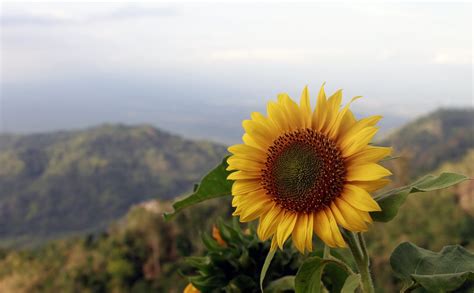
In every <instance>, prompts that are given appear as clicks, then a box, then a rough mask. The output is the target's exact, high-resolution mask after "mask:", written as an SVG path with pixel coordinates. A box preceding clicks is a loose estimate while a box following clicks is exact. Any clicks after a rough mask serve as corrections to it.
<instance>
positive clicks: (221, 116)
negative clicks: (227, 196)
mask: <svg viewBox="0 0 474 293" xmlns="http://www.w3.org/2000/svg"><path fill="white" fill-rule="evenodd" d="M1 16H2V18H1V28H2V32H1V40H2V42H1V46H2V48H1V51H2V52H1V53H2V62H1V84H0V86H1V93H0V94H1V100H0V108H1V109H0V115H1V119H0V123H1V124H0V130H1V131H2V132H21V133H25V132H43V131H49V130H57V129H70V128H83V127H88V126H93V125H97V124H101V123H125V124H140V123H148V124H152V125H155V126H158V127H160V128H163V129H165V130H168V131H172V132H176V133H178V134H181V135H185V136H188V137H198V138H208V139H214V140H221V141H224V140H225V141H229V140H231V139H232V140H233V139H234V137H236V135H238V134H239V133H240V132H241V127H240V123H241V120H242V119H245V118H247V117H249V115H250V112H251V111H263V110H264V109H265V103H266V102H267V101H268V100H270V99H274V98H275V96H276V94H277V93H279V92H288V93H289V94H290V95H291V96H292V97H294V98H296V99H299V95H300V92H301V90H302V88H303V87H304V86H305V85H307V84H308V85H309V86H310V92H311V93H312V97H313V106H314V101H315V94H316V93H317V91H318V89H319V87H320V85H321V84H322V83H323V82H326V88H327V92H332V91H334V90H335V89H337V88H343V89H344V90H345V91H344V95H345V101H347V100H348V99H349V98H351V97H352V96H355V95H362V96H364V97H365V98H364V99H362V100H359V101H357V102H356V103H355V104H354V110H355V112H356V113H358V114H360V115H367V114H372V113H377V114H378V113H380V114H382V115H384V116H385V117H387V118H386V127H387V128H390V127H394V126H398V125H401V124H402V123H404V122H406V121H408V120H410V119H413V118H414V117H417V116H419V115H422V114H425V113H428V112H430V111H433V110H435V109H437V108H440V107H458V108H462V107H472V105H473V101H472V26H471V21H472V5H471V4H470V3H455V4H451V3H450V4H447V3H423V4H420V3H418V4H411V3H380V4H375V3H373V4H370V5H366V6H363V7H362V6H359V5H358V4H356V3H354V4H347V3H345V4H344V3H334V4H330V3H315V4H275V5H271V6H270V5H268V4H253V3H252V4H250V3H242V4H226V5H221V4H216V3H213V4H211V3H208V4H158V5H153V4H133V5H132V4H113V3H108V4H105V3H101V4H92V3H83V4H79V3H70V4H57V3H56V4H49V5H46V4H24V3H23V4H15V3H4V4H2V12H1Z"/></svg>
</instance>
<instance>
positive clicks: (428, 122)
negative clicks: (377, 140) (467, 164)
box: [382, 108, 474, 176]
mask: <svg viewBox="0 0 474 293" xmlns="http://www.w3.org/2000/svg"><path fill="white" fill-rule="evenodd" d="M382 144H384V145H390V146H393V147H394V149H395V151H396V153H397V155H398V156H400V159H401V161H403V162H405V163H406V164H408V165H409V166H408V165H407V167H409V168H407V170H406V171H408V173H407V176H415V175H418V174H421V173H424V172H427V171H431V170H434V169H436V168H438V167H440V166H441V165H442V164H443V163H446V162H457V161H460V160H463V158H464V157H465V156H466V154H467V153H468V152H469V151H470V150H472V149H474V110H473V109H472V108H470V109H440V110H438V111H436V112H433V113H431V114H429V115H426V116H423V117H421V118H419V119H416V120H415V121H413V122H410V123H408V124H406V125H405V126H403V127H402V128H400V129H399V130H397V131H395V132H394V133H392V134H391V135H389V136H388V137H386V138H385V139H384V140H383V141H382ZM408 162H409V163H408Z"/></svg>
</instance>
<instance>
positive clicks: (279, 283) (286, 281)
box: [263, 276, 295, 293]
mask: <svg viewBox="0 0 474 293" xmlns="http://www.w3.org/2000/svg"><path fill="white" fill-rule="evenodd" d="M294 289H295V276H285V277H281V278H279V279H276V280H275V281H272V282H270V284H268V286H267V287H265V290H263V292H265V293H280V292H284V291H289V290H294Z"/></svg>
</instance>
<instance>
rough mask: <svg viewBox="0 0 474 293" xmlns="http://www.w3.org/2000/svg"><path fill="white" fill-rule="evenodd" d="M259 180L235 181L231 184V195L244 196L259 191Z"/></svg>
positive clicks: (260, 187) (260, 186)
mask: <svg viewBox="0 0 474 293" xmlns="http://www.w3.org/2000/svg"><path fill="white" fill-rule="evenodd" d="M261 189H262V185H261V184H260V180H251V179H249V180H237V181H235V182H234V184H232V194H233V195H237V194H246V193H249V192H252V191H256V190H261Z"/></svg>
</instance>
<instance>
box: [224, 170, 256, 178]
mask: <svg viewBox="0 0 474 293" xmlns="http://www.w3.org/2000/svg"><path fill="white" fill-rule="evenodd" d="M260 178H261V172H250V171H235V172H232V173H230V174H229V176H227V179H228V180H239V179H258V180H260Z"/></svg>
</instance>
